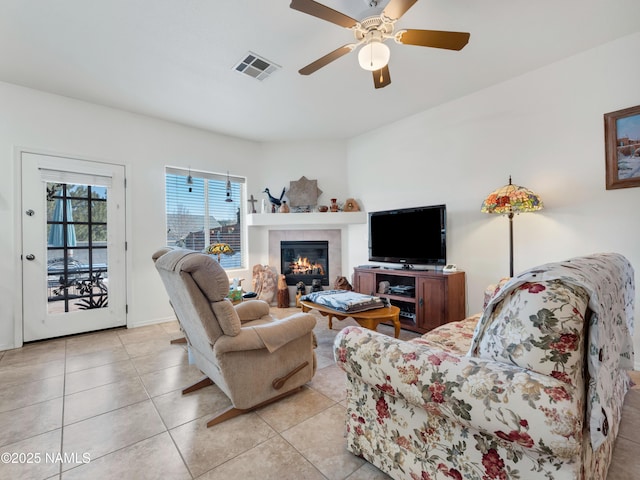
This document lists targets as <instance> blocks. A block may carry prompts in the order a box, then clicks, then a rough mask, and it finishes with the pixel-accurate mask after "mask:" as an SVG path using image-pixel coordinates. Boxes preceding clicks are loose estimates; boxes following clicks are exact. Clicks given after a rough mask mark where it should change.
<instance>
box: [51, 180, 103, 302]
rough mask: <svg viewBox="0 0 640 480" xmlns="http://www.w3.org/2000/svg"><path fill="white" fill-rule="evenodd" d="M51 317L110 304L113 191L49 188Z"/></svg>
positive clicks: (65, 186)
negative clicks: (110, 204) (109, 197)
mask: <svg viewBox="0 0 640 480" xmlns="http://www.w3.org/2000/svg"><path fill="white" fill-rule="evenodd" d="M46 188H47V300H48V301H47V304H48V312H49V313H50V314H55V313H65V312H73V311H78V310H88V309H92V308H104V307H106V306H108V274H107V265H108V262H107V189H106V188H105V187H94V186H91V185H75V184H64V183H50V182H48V183H47V184H46Z"/></svg>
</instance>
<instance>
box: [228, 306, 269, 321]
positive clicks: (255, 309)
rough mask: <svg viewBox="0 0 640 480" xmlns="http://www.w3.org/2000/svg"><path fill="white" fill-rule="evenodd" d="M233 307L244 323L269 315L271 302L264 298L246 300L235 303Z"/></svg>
mask: <svg viewBox="0 0 640 480" xmlns="http://www.w3.org/2000/svg"><path fill="white" fill-rule="evenodd" d="M233 308H235V310H236V313H237V314H238V318H240V322H243V323H244V322H248V321H250V320H257V319H259V318H262V317H264V316H265V315H269V304H268V303H267V302H265V301H264V300H246V301H244V302H241V303H239V304H237V305H234V307H233Z"/></svg>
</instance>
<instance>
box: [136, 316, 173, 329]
mask: <svg viewBox="0 0 640 480" xmlns="http://www.w3.org/2000/svg"><path fill="white" fill-rule="evenodd" d="M175 321H176V317H174V316H170V317H163V318H150V319H148V320H145V321H142V322H136V323H130V324H128V325H127V328H136V327H146V326H147V325H156V324H158V323H166V322H175Z"/></svg>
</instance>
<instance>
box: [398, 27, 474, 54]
mask: <svg viewBox="0 0 640 480" xmlns="http://www.w3.org/2000/svg"><path fill="white" fill-rule="evenodd" d="M470 36H471V34H469V33H465V32H443V31H440V30H412V29H409V30H401V31H399V32H398V33H397V34H396V41H397V42H399V43H402V44H404V45H417V46H419V47H433V48H446V49H447V50H462V49H463V48H464V46H465V45H466V44H467V43H469V37H470Z"/></svg>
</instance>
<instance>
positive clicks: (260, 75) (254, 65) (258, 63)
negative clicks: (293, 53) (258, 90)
mask: <svg viewBox="0 0 640 480" xmlns="http://www.w3.org/2000/svg"><path fill="white" fill-rule="evenodd" d="M233 68H234V70H235V71H236V72H239V73H242V74H243V75H249V76H250V77H253V78H255V79H256V80H260V81H262V80H264V79H265V78H267V77H269V76H270V75H271V74H272V73H273V72H275V71H276V70H278V69H279V68H280V65H276V64H275V63H273V62H271V61H269V60H267V59H266V58H263V57H261V56H260V55H256V54H255V53H253V52H249V53H247V54H246V55H245V56H244V58H243V59H242V60H240V61H239V62H238V64H237V65H236V66H235V67H233Z"/></svg>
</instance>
